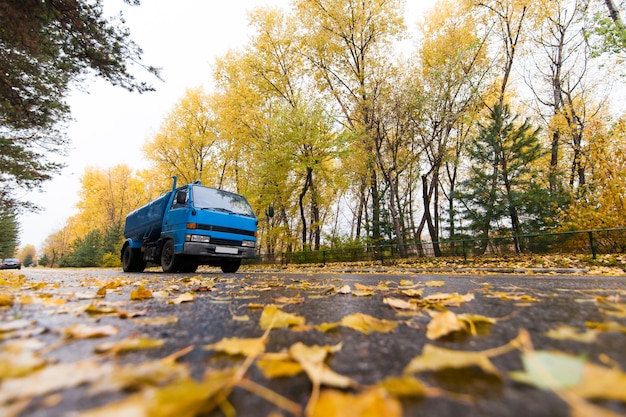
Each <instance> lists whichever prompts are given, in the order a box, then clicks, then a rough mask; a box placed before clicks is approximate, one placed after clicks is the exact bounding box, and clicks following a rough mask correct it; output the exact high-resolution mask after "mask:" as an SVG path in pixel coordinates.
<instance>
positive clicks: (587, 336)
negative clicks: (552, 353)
mask: <svg viewBox="0 0 626 417" xmlns="http://www.w3.org/2000/svg"><path fill="white" fill-rule="evenodd" d="M546 336H548V337H550V338H552V339H556V340H574V341H577V342H582V343H593V342H595V341H596V340H597V339H598V332H597V331H594V330H586V331H584V330H580V329H577V328H575V327H572V326H566V325H563V326H559V327H557V328H556V329H552V330H549V331H548V332H546Z"/></svg>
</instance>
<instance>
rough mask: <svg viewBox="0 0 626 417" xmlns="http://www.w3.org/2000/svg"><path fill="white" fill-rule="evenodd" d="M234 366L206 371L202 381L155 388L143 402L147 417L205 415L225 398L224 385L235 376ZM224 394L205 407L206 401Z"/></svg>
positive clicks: (190, 381) (188, 381) (227, 385)
mask: <svg viewBox="0 0 626 417" xmlns="http://www.w3.org/2000/svg"><path fill="white" fill-rule="evenodd" d="M235 374H236V370H235V369H224V370H210V371H209V372H207V373H206V374H205V376H204V378H203V380H202V381H200V382H197V381H195V380H193V379H187V380H184V381H180V382H176V383H173V384H170V385H167V386H165V387H163V388H159V389H157V390H156V391H155V392H154V394H153V395H151V396H150V398H149V401H148V402H147V404H146V415H147V416H150V417H170V416H177V417H194V416H196V415H200V414H208V412H209V411H211V409H212V408H215V407H217V406H218V405H219V403H220V402H222V401H225V400H226V397H227V395H228V392H225V391H228V387H229V385H231V384H232V381H233V378H234V377H235ZM220 393H224V395H223V398H222V399H220V400H219V401H215V403H214V404H213V406H212V407H209V406H208V405H209V403H210V400H211V399H212V398H215V397H217V396H218V394H220Z"/></svg>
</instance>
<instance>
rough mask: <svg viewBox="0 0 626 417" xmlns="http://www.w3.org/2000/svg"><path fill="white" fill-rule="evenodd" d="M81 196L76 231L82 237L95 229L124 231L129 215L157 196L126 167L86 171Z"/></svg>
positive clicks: (88, 169)
mask: <svg viewBox="0 0 626 417" xmlns="http://www.w3.org/2000/svg"><path fill="white" fill-rule="evenodd" d="M79 196H80V200H79V202H78V203H77V204H76V207H77V208H78V214H77V215H76V225H75V231H76V234H77V236H81V237H82V236H84V235H85V234H87V233H88V232H90V231H92V230H95V229H98V230H100V231H101V232H103V233H106V232H107V231H109V230H112V229H117V230H120V231H121V228H122V227H123V226H124V220H125V218H126V215H127V214H128V213H129V212H131V211H132V210H134V209H136V208H137V207H139V206H141V205H143V204H145V203H146V202H148V201H149V200H150V199H151V198H153V197H155V196H153V195H150V194H149V193H146V191H145V187H144V183H143V181H141V180H139V179H138V178H137V177H136V176H135V175H134V173H133V171H132V170H131V169H130V167H128V165H125V164H120V165H116V166H114V167H112V168H97V167H88V168H86V169H85V173H84V174H83V176H82V178H81V189H80V191H79Z"/></svg>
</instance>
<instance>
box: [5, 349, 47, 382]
mask: <svg viewBox="0 0 626 417" xmlns="http://www.w3.org/2000/svg"><path fill="white" fill-rule="evenodd" d="M46 363H47V361H46V360H45V359H44V358H42V357H41V356H40V355H39V354H37V353H35V352H33V351H31V350H29V349H25V347H24V344H22V343H19V342H15V343H8V344H5V345H2V346H0V381H1V380H3V379H6V378H17V377H22V376H25V375H28V374H30V373H32V372H34V371H36V370H38V369H40V368H42V367H43V366H45V365H46Z"/></svg>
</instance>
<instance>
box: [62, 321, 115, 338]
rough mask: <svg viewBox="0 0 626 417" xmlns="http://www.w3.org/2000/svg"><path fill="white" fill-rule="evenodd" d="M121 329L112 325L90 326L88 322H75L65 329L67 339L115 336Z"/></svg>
mask: <svg viewBox="0 0 626 417" xmlns="http://www.w3.org/2000/svg"><path fill="white" fill-rule="evenodd" d="M118 331H119V329H118V328H117V327H115V326H112V325H110V324H109V325H104V326H89V325H87V324H75V325H73V326H71V327H68V328H66V329H63V334H64V335H65V337H66V338H67V339H92V338H97V337H107V336H114V335H116V334H117V332H118Z"/></svg>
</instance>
